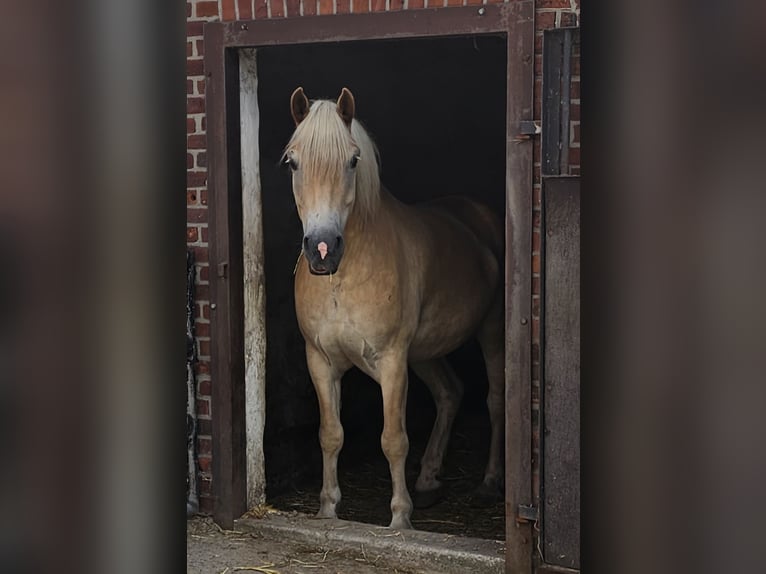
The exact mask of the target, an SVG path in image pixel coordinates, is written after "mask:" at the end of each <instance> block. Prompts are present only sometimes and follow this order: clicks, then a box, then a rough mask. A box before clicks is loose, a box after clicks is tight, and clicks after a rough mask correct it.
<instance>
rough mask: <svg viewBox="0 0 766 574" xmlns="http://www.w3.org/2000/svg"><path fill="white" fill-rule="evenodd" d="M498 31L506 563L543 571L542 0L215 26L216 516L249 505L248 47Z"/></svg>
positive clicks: (208, 65)
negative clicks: (502, 93) (538, 459)
mask: <svg viewBox="0 0 766 574" xmlns="http://www.w3.org/2000/svg"><path fill="white" fill-rule="evenodd" d="M479 34H499V35H503V36H504V37H505V38H506V44H507V115H506V119H507V122H506V126H507V127H506V136H507V137H506V215H505V218H506V245H507V246H508V247H509V248H508V249H506V278H505V281H506V333H505V336H506V339H505V340H506V375H505V376H506V440H505V450H506V454H505V459H506V469H505V473H506V480H505V484H506V494H505V496H506V502H505V509H506V571H507V572H516V573H518V572H531V571H532V546H533V545H532V525H531V524H530V523H529V522H525V521H523V520H521V521H520V520H517V517H518V508H519V506H522V505H531V504H532V503H533V499H532V456H531V424H532V422H531V382H532V381H531V359H532V354H531V337H532V330H531V329H532V309H531V301H532V255H531V254H532V146H533V140H532V139H531V138H529V137H528V136H522V135H521V134H522V132H523V131H524V130H523V129H522V123H523V122H525V121H529V120H531V119H532V113H533V88H534V68H533V66H534V2H533V1H532V0H519V1H512V2H509V3H506V4H499V5H487V6H474V7H456V8H437V9H426V10H413V11H399V12H380V13H370V14H344V15H328V16H310V17H301V18H287V19H271V20H258V21H235V22H212V23H208V24H206V25H205V29H204V42H205V60H204V63H205V64H204V65H205V76H206V86H205V94H206V95H205V97H206V110H207V151H208V193H209V204H208V210H209V224H208V225H209V230H210V247H209V249H210V251H209V254H210V269H211V273H210V276H211V278H210V298H211V299H210V300H211V318H210V321H211V343H212V348H211V371H212V381H213V385H212V387H213V396H212V423H213V424H212V427H213V428H212V430H213V461H212V462H213V465H212V471H213V485H212V486H213V495H214V519H215V521H216V522H217V523H218V524H219V525H221V526H222V527H224V528H231V527H232V525H233V521H234V519H235V518H237V517H238V516H240V515H241V514H242V513H243V512H245V510H247V509H246V484H245V404H244V386H245V360H244V319H243V309H244V303H243V293H244V290H243V272H244V271H243V247H242V193H241V190H242V185H241V178H242V176H241V165H240V163H241V159H240V142H239V105H240V104H239V67H238V50H239V49H241V48H258V47H263V46H278V45H286V44H302V43H321V42H339V41H355V40H382V39H396V38H401V39H411V38H428V37H448V36H466V35H479Z"/></svg>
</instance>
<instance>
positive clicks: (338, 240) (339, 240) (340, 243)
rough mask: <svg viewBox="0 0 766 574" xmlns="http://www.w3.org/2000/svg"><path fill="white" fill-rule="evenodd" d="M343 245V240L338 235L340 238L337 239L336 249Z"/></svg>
mask: <svg viewBox="0 0 766 574" xmlns="http://www.w3.org/2000/svg"><path fill="white" fill-rule="evenodd" d="M342 244H343V238H342V237H341V236H340V235H338V237H336V238H335V245H336V247H340V246H341V245H342Z"/></svg>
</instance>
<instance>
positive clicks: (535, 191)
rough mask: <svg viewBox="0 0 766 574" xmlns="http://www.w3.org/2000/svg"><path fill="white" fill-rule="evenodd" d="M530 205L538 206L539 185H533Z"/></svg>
mask: <svg viewBox="0 0 766 574" xmlns="http://www.w3.org/2000/svg"><path fill="white" fill-rule="evenodd" d="M535 147H537V146H535ZM532 207H540V188H539V187H535V188H533V189H532Z"/></svg>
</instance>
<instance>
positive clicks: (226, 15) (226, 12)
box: [221, 0, 237, 20]
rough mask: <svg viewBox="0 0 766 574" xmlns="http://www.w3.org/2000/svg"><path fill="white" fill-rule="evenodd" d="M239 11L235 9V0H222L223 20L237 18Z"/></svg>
mask: <svg viewBox="0 0 766 574" xmlns="http://www.w3.org/2000/svg"><path fill="white" fill-rule="evenodd" d="M236 19H237V13H236V12H235V11H234V0H221V20H236Z"/></svg>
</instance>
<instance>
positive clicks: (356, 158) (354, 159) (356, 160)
mask: <svg viewBox="0 0 766 574" xmlns="http://www.w3.org/2000/svg"><path fill="white" fill-rule="evenodd" d="M358 163H359V156H358V155H355V156H352V157H351V168H352V169H353V168H355V167H356V164H358Z"/></svg>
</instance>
